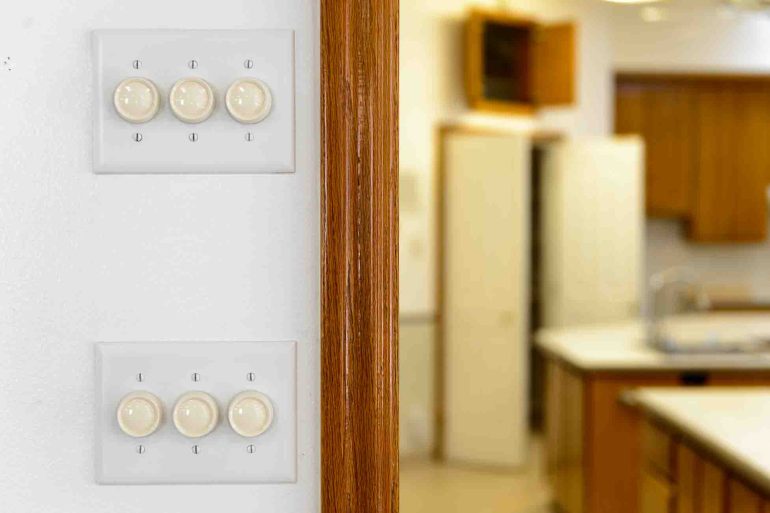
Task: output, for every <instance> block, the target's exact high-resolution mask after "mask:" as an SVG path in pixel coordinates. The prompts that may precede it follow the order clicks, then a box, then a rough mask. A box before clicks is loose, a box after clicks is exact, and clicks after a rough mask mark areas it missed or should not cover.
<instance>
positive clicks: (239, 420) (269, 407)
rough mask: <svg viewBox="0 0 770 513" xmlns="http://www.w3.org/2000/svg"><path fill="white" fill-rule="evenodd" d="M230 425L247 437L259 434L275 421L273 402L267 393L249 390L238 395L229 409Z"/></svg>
mask: <svg viewBox="0 0 770 513" xmlns="http://www.w3.org/2000/svg"><path fill="white" fill-rule="evenodd" d="M227 419H228V420H229V421H230V427H232V428H233V431H235V432H236V433H238V434H239V435H241V436H243V437H247V438H253V437H255V436H259V435H261V434H262V433H264V432H265V431H267V429H268V428H269V427H270V424H272V422H273V404H272V403H271V402H270V399H268V397H267V396H266V395H265V394H262V393H260V392H257V391H256V390H247V391H245V392H241V393H240V394H238V395H236V396H235V397H234V398H233V400H232V401H230V406H229V408H228V409H227Z"/></svg>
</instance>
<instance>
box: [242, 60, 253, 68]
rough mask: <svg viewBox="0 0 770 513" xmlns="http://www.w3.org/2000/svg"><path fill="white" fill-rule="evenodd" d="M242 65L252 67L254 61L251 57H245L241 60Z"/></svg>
mask: <svg viewBox="0 0 770 513" xmlns="http://www.w3.org/2000/svg"><path fill="white" fill-rule="evenodd" d="M243 67H244V68H246V69H251V68H253V67H254V61H253V60H251V59H246V60H245V61H243Z"/></svg>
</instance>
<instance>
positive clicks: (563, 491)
mask: <svg viewBox="0 0 770 513" xmlns="http://www.w3.org/2000/svg"><path fill="white" fill-rule="evenodd" d="M546 358H547V364H546V391H545V397H546V405H545V414H546V419H545V429H546V437H545V439H546V464H547V470H548V475H549V477H550V481H551V485H552V490H553V498H554V503H555V506H556V508H557V510H558V511H561V512H563V513H653V512H657V511H672V512H681V513H686V512H693V513H736V512H737V511H753V510H751V507H752V506H751V504H752V503H751V501H750V500H749V501H747V500H746V498H745V493H744V490H739V489H737V488H736V487H735V486H734V485H733V484H732V482H731V481H729V480H727V481H726V479H727V478H725V477H724V476H721V475H720V473H719V469H718V468H717V467H715V466H714V465H713V463H709V462H708V461H705V460H702V459H701V458H700V456H699V455H698V454H697V453H696V452H688V449H686V448H682V449H679V447H678V446H675V445H674V441H672V440H671V438H670V437H669V436H667V435H665V434H661V433H656V432H655V431H650V432H648V431H647V429H646V428H644V423H643V417H642V416H641V415H640V414H639V412H638V411H637V410H635V409H634V408H632V407H629V406H628V405H626V404H624V403H623V402H622V401H621V397H622V396H623V393H624V392H626V391H628V390H632V389H635V388H639V387H672V386H674V387H677V386H711V385H719V386H722V387H724V386H743V387H747V386H770V371H768V370H767V369H764V370H762V369H759V370H714V371H709V372H695V371H691V370H688V371H684V370H670V369H662V370H660V371H657V370H649V369H647V370H640V371H634V370H633V369H631V370H629V369H624V370H622V371H619V370H617V371H616V370H590V369H581V368H577V367H575V366H573V365H570V364H569V363H567V362H564V361H563V360H561V359H560V358H559V357H557V356H551V355H546ZM666 444H669V445H666ZM680 451H681V456H680V454H679V453H680ZM643 454H646V455H647V456H645V457H644V458H643ZM645 458H646V459H645ZM648 460H649V461H654V462H655V463H654V464H650V465H648V464H647V463H646V462H647V461H648ZM643 462H645V463H644V465H645V466H644V467H643ZM680 465H681V467H680ZM640 468H645V469H647V470H646V471H645V472H646V474H644V476H645V477H644V478H642V479H640V476H639V469H640ZM678 475H681V476H682V478H683V480H684V481H683V486H684V487H685V488H686V490H689V491H685V492H683V493H677V492H678V491H679V490H678V489H677V488H676V487H673V488H671V487H669V488H667V487H666V485H667V484H668V485H671V483H673V482H675V479H676V476H678ZM703 483H707V484H708V487H705V486H702V484H703ZM640 497H644V499H643V500H640ZM719 497H727V498H729V499H730V500H732V501H733V502H735V503H736V506H735V508H739V507H740V508H743V509H733V510H724V509H718V508H716V506H715V504H718V503H719V501H720V500H722V499H719ZM724 500H726V499H724ZM747 507H748V508H749V509H745V508H747ZM661 508H663V509H661ZM757 513H770V508H768V509H767V511H764V512H762V511H761V510H758V511H757Z"/></svg>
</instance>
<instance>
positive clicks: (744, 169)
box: [690, 82, 770, 242]
mask: <svg viewBox="0 0 770 513" xmlns="http://www.w3.org/2000/svg"><path fill="white" fill-rule="evenodd" d="M767 89H768V87H767V86H765V85H762V84H741V85H736V84H733V83H722V82H715V83H713V84H707V85H702V86H700V87H699V89H698V93H697V110H698V123H697V127H698V129H697V133H696V137H697V138H698V141H699V143H698V153H697V162H698V180H697V181H696V182H695V190H694V201H693V211H692V219H691V222H690V237H691V238H692V239H693V240H696V241H700V242H755V241H761V240H763V239H764V238H765V236H766V235H767V197H766V188H767V185H768V164H769V163H770V148H769V146H770V145H768V141H769V140H770V128H769V127H768V119H770V115H769V114H768V112H770V92H768V91H767Z"/></svg>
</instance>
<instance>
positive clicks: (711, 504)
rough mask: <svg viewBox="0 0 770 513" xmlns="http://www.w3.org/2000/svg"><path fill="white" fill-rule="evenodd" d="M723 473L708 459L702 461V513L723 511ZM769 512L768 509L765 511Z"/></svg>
mask: <svg viewBox="0 0 770 513" xmlns="http://www.w3.org/2000/svg"><path fill="white" fill-rule="evenodd" d="M725 483H726V479H725V473H724V471H723V470H722V469H721V468H719V467H718V466H717V465H715V464H713V463H711V462H710V461H704V462H703V488H702V490H703V498H702V509H701V511H702V512H703V513H725V511H724V504H725ZM767 513H770V510H768V511H767Z"/></svg>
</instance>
